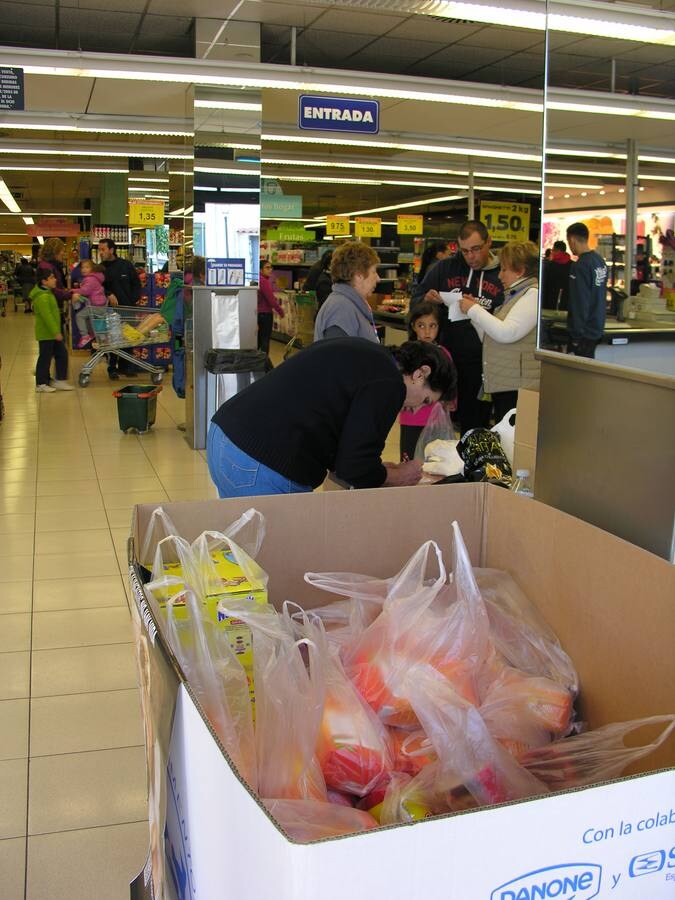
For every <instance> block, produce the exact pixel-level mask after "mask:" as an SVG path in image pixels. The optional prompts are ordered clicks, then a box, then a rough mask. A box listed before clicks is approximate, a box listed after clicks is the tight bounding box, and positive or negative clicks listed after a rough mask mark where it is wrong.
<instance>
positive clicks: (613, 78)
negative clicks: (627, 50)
mask: <svg viewBox="0 0 675 900" xmlns="http://www.w3.org/2000/svg"><path fill="white" fill-rule="evenodd" d="M609 89H610V91H611V92H612V93H615V91H616V60H615V59H613V60H612V73H611V76H610V86H609Z"/></svg>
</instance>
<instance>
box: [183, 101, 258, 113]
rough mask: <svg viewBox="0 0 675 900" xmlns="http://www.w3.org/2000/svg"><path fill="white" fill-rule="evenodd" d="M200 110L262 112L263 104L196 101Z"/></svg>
mask: <svg viewBox="0 0 675 900" xmlns="http://www.w3.org/2000/svg"><path fill="white" fill-rule="evenodd" d="M195 106H196V107H197V108H199V109H226V110H233V111H239V110H241V111H242V112H262V103H240V102H239V101H238V100H195Z"/></svg>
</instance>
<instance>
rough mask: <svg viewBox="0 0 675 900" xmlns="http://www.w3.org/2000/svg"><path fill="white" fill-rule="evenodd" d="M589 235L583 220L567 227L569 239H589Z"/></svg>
mask: <svg viewBox="0 0 675 900" xmlns="http://www.w3.org/2000/svg"><path fill="white" fill-rule="evenodd" d="M588 236H589V231H588V228H587V227H586V226H585V225H584V223H583V222H575V223H574V225H570V227H569V228H568V229H567V240H568V241H569V239H570V237H575V238H579V239H580V240H582V241H587V240H588Z"/></svg>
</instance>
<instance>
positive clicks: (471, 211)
mask: <svg viewBox="0 0 675 900" xmlns="http://www.w3.org/2000/svg"><path fill="white" fill-rule="evenodd" d="M475 212H476V197H475V193H474V188H473V163H472V162H471V160H469V197H468V209H467V218H468V219H473V218H474V217H475Z"/></svg>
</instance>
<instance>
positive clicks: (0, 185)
mask: <svg viewBox="0 0 675 900" xmlns="http://www.w3.org/2000/svg"><path fill="white" fill-rule="evenodd" d="M0 200H2V202H3V203H4V204H5V206H6V207H7V209H8V210H9V211H10V212H13V213H20V212H21V207H20V206H19V204H18V203H17V202H16V199H15V198H14V194H12V192H11V191H10V189H9V188H8V187H7V185H6V184H5V181H4V179H3V178H0Z"/></svg>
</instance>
